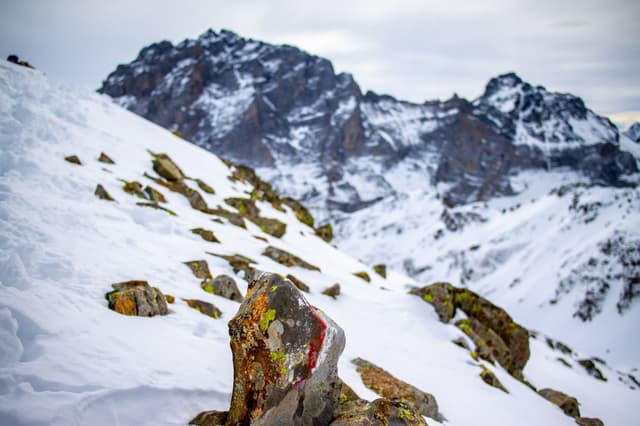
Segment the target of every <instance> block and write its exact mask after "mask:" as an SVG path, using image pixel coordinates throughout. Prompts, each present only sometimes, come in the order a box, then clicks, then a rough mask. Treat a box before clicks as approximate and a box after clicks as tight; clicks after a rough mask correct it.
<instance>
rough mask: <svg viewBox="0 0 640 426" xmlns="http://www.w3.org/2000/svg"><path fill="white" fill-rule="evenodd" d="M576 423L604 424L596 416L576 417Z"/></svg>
mask: <svg viewBox="0 0 640 426" xmlns="http://www.w3.org/2000/svg"><path fill="white" fill-rule="evenodd" d="M576 423H577V424H579V425H580V426H604V422H603V421H602V420H600V419H597V418H590V417H578V418H577V419H576Z"/></svg>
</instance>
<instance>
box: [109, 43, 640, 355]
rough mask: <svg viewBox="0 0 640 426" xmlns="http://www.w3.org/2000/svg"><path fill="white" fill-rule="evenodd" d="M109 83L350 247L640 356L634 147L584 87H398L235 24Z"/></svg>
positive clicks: (571, 338) (150, 55) (505, 78)
mask: <svg viewBox="0 0 640 426" xmlns="http://www.w3.org/2000/svg"><path fill="white" fill-rule="evenodd" d="M99 91H100V92H102V93H106V94H108V95H110V96H111V97H113V98H114V100H115V101H116V102H117V103H119V104H120V105H122V106H124V107H126V108H128V109H130V110H132V111H134V112H136V113H137V114H139V115H142V116H144V117H146V118H148V119H150V120H151V121H154V122H156V123H158V124H160V125H162V126H164V127H166V128H168V129H171V130H179V131H180V132H181V133H182V134H183V135H184V136H185V137H186V138H187V139H190V140H192V141H193V142H194V143H195V144H196V145H199V146H201V147H204V148H206V149H208V150H210V151H212V152H216V153H219V154H222V155H227V156H230V157H231V158H233V159H235V160H237V161H240V162H243V163H248V164H250V165H253V166H256V167H257V170H258V172H259V174H260V175H261V176H262V177H263V178H265V179H266V180H267V181H269V182H271V183H272V184H273V185H274V187H275V188H277V189H278V190H280V191H282V192H283V193H285V194H287V195H291V196H293V197H295V198H298V199H301V200H303V202H304V203H305V205H307V206H308V207H310V209H311V210H312V211H313V213H314V215H315V216H316V219H320V220H321V221H325V220H331V222H333V223H334V224H335V229H334V231H335V235H336V243H337V245H338V246H339V247H340V248H341V249H344V250H345V251H347V252H348V253H351V254H353V255H355V256H357V257H359V258H360V259H362V260H364V261H366V262H368V263H370V264H378V263H386V264H388V265H389V267H390V268H392V269H394V270H396V271H401V272H403V273H406V274H408V275H410V276H412V277H413V278H414V279H417V280H419V281H420V282H423V283H426V282H431V281H435V280H442V279H446V280H449V281H452V282H456V283H461V284H463V285H466V286H468V287H469V288H472V289H475V290H476V291H479V292H480V293H481V294H484V295H491V297H493V298H496V300H499V301H500V303H501V304H502V305H503V306H506V307H507V308H508V309H509V311H511V312H517V313H518V314H519V315H520V316H521V318H522V320H523V321H524V322H525V323H526V324H527V325H528V326H530V327H533V328H536V329H540V330H543V331H545V332H547V333H557V334H558V335H560V336H561V337H562V338H563V339H565V340H566V341H568V342H570V343H571V344H573V345H575V346H576V347H579V348H582V349H583V350H587V351H590V352H592V353H596V354H598V355H600V356H605V357H606V356H609V357H611V356H613V357H614V358H615V359H616V360H618V361H619V362H623V363H625V364H628V365H634V366H635V364H636V362H637V361H636V359H635V357H634V352H633V348H630V346H629V342H630V341H635V340H637V339H636V338H637V333H636V332H635V331H634V326H633V324H635V323H636V320H637V316H638V315H639V313H638V308H637V306H636V305H637V301H636V299H637V296H638V294H639V290H638V273H639V271H638V262H639V256H640V255H639V252H640V250H639V249H638V247H640V234H639V233H638V229H640V226H639V225H640V216H639V215H638V213H637V212H638V211H639V207H640V206H639V205H638V203H639V202H638V191H637V182H638V180H639V178H640V175H638V173H637V172H638V161H639V159H640V147H639V146H638V144H637V143H635V142H633V140H632V139H633V133H632V130H630V131H629V132H631V133H626V134H623V135H620V134H619V133H618V130H617V129H616V127H615V126H614V125H613V124H612V123H611V122H610V121H609V120H608V119H606V118H603V117H600V116H598V115H597V114H595V113H594V112H593V111H591V110H589V109H588V108H587V107H586V106H585V104H584V102H583V101H582V100H581V99H580V98H578V97H575V96H572V95H570V94H562V93H554V92H550V91H548V90H546V89H545V88H544V87H541V86H533V85H531V84H529V83H527V82H525V81H523V80H522V79H521V78H520V77H518V76H517V75H515V74H513V73H510V74H505V75H502V76H499V77H496V78H493V79H491V80H490V81H489V83H488V84H487V86H486V89H485V91H484V93H483V94H482V95H481V96H480V97H479V98H477V99H475V100H473V101H468V100H465V99H462V98H458V97H457V96H454V97H453V98H451V99H449V100H447V101H428V102H425V103H423V104H415V103H409V102H403V101H400V100H396V99H394V98H393V97H391V96H385V95H377V94H375V93H372V92H367V93H366V94H362V92H361V91H360V88H359V87H358V85H357V83H356V82H355V81H354V80H353V78H352V77H351V76H350V75H348V74H335V73H334V71H333V69H332V66H331V63H330V62H329V61H327V60H325V59H322V58H319V57H316V56H312V55H309V54H307V53H305V52H302V51H300V50H298V49H296V48H293V47H290V46H275V45H270V44H266V43H262V42H259V41H255V40H247V39H244V38H242V37H240V36H238V35H236V34H234V33H232V32H229V31H222V32H220V33H215V32H213V31H208V32H206V33H205V34H203V35H202V36H200V37H199V38H198V39H195V40H185V41H184V42H182V43H180V44H178V45H176V46H173V45H172V44H171V43H168V42H162V43H158V44H154V45H151V46H149V47H147V48H144V49H143V50H142V51H141V52H140V55H139V56H138V58H136V59H135V60H134V61H133V62H131V63H130V64H127V65H120V66H119V67H118V68H117V69H116V70H115V71H114V72H113V73H112V74H111V75H110V76H109V77H108V78H107V79H106V80H105V82H104V83H103V86H102V87H101V89H100V90H99ZM629 135H631V136H629ZM558 323H562V324H565V326H563V327H562V328H561V329H559V330H558V329H557V324H558ZM613 329H615V330H616V332H615V333H612V332H611V330H613Z"/></svg>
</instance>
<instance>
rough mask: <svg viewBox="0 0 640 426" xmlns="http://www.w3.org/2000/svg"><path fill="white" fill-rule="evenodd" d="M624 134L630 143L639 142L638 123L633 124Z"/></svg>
mask: <svg viewBox="0 0 640 426" xmlns="http://www.w3.org/2000/svg"><path fill="white" fill-rule="evenodd" d="M624 134H625V136H627V137H628V138H629V139H631V140H632V141H634V142H640V123H638V122H635V123H633V124H632V125H631V126H629V128H628V129H627V131H626V132H624Z"/></svg>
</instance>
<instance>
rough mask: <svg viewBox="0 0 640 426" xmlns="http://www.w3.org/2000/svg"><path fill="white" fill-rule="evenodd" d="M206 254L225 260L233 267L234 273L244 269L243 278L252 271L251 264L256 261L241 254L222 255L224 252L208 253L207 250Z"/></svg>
mask: <svg viewBox="0 0 640 426" xmlns="http://www.w3.org/2000/svg"><path fill="white" fill-rule="evenodd" d="M207 254H210V255H212V256H216V257H220V258H222V259H224V260H226V261H227V262H228V263H229V265H230V266H231V267H232V268H233V272H234V273H236V274H237V273H238V272H240V271H244V274H245V275H244V276H245V278H246V277H248V276H249V275H250V274H251V273H252V272H253V271H254V269H253V267H251V264H254V263H256V261H255V260H252V259H249V258H248V257H245V256H243V255H241V254H233V255H224V254H215V253H208V252H207Z"/></svg>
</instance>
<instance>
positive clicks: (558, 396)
mask: <svg viewBox="0 0 640 426" xmlns="http://www.w3.org/2000/svg"><path fill="white" fill-rule="evenodd" d="M538 393H539V394H540V395H541V396H542V397H543V398H545V399H547V400H549V401H551V402H552V403H553V404H555V405H557V406H558V407H560V409H561V410H562V411H564V413H565V414H566V415H567V416H569V417H574V418H577V417H580V408H579V407H578V406H579V404H578V400H577V399H575V398H574V397H572V396H569V395H567V394H565V393H563V392H560V391H557V390H553V389H549V388H545V389H540V390H539V391H538Z"/></svg>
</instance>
